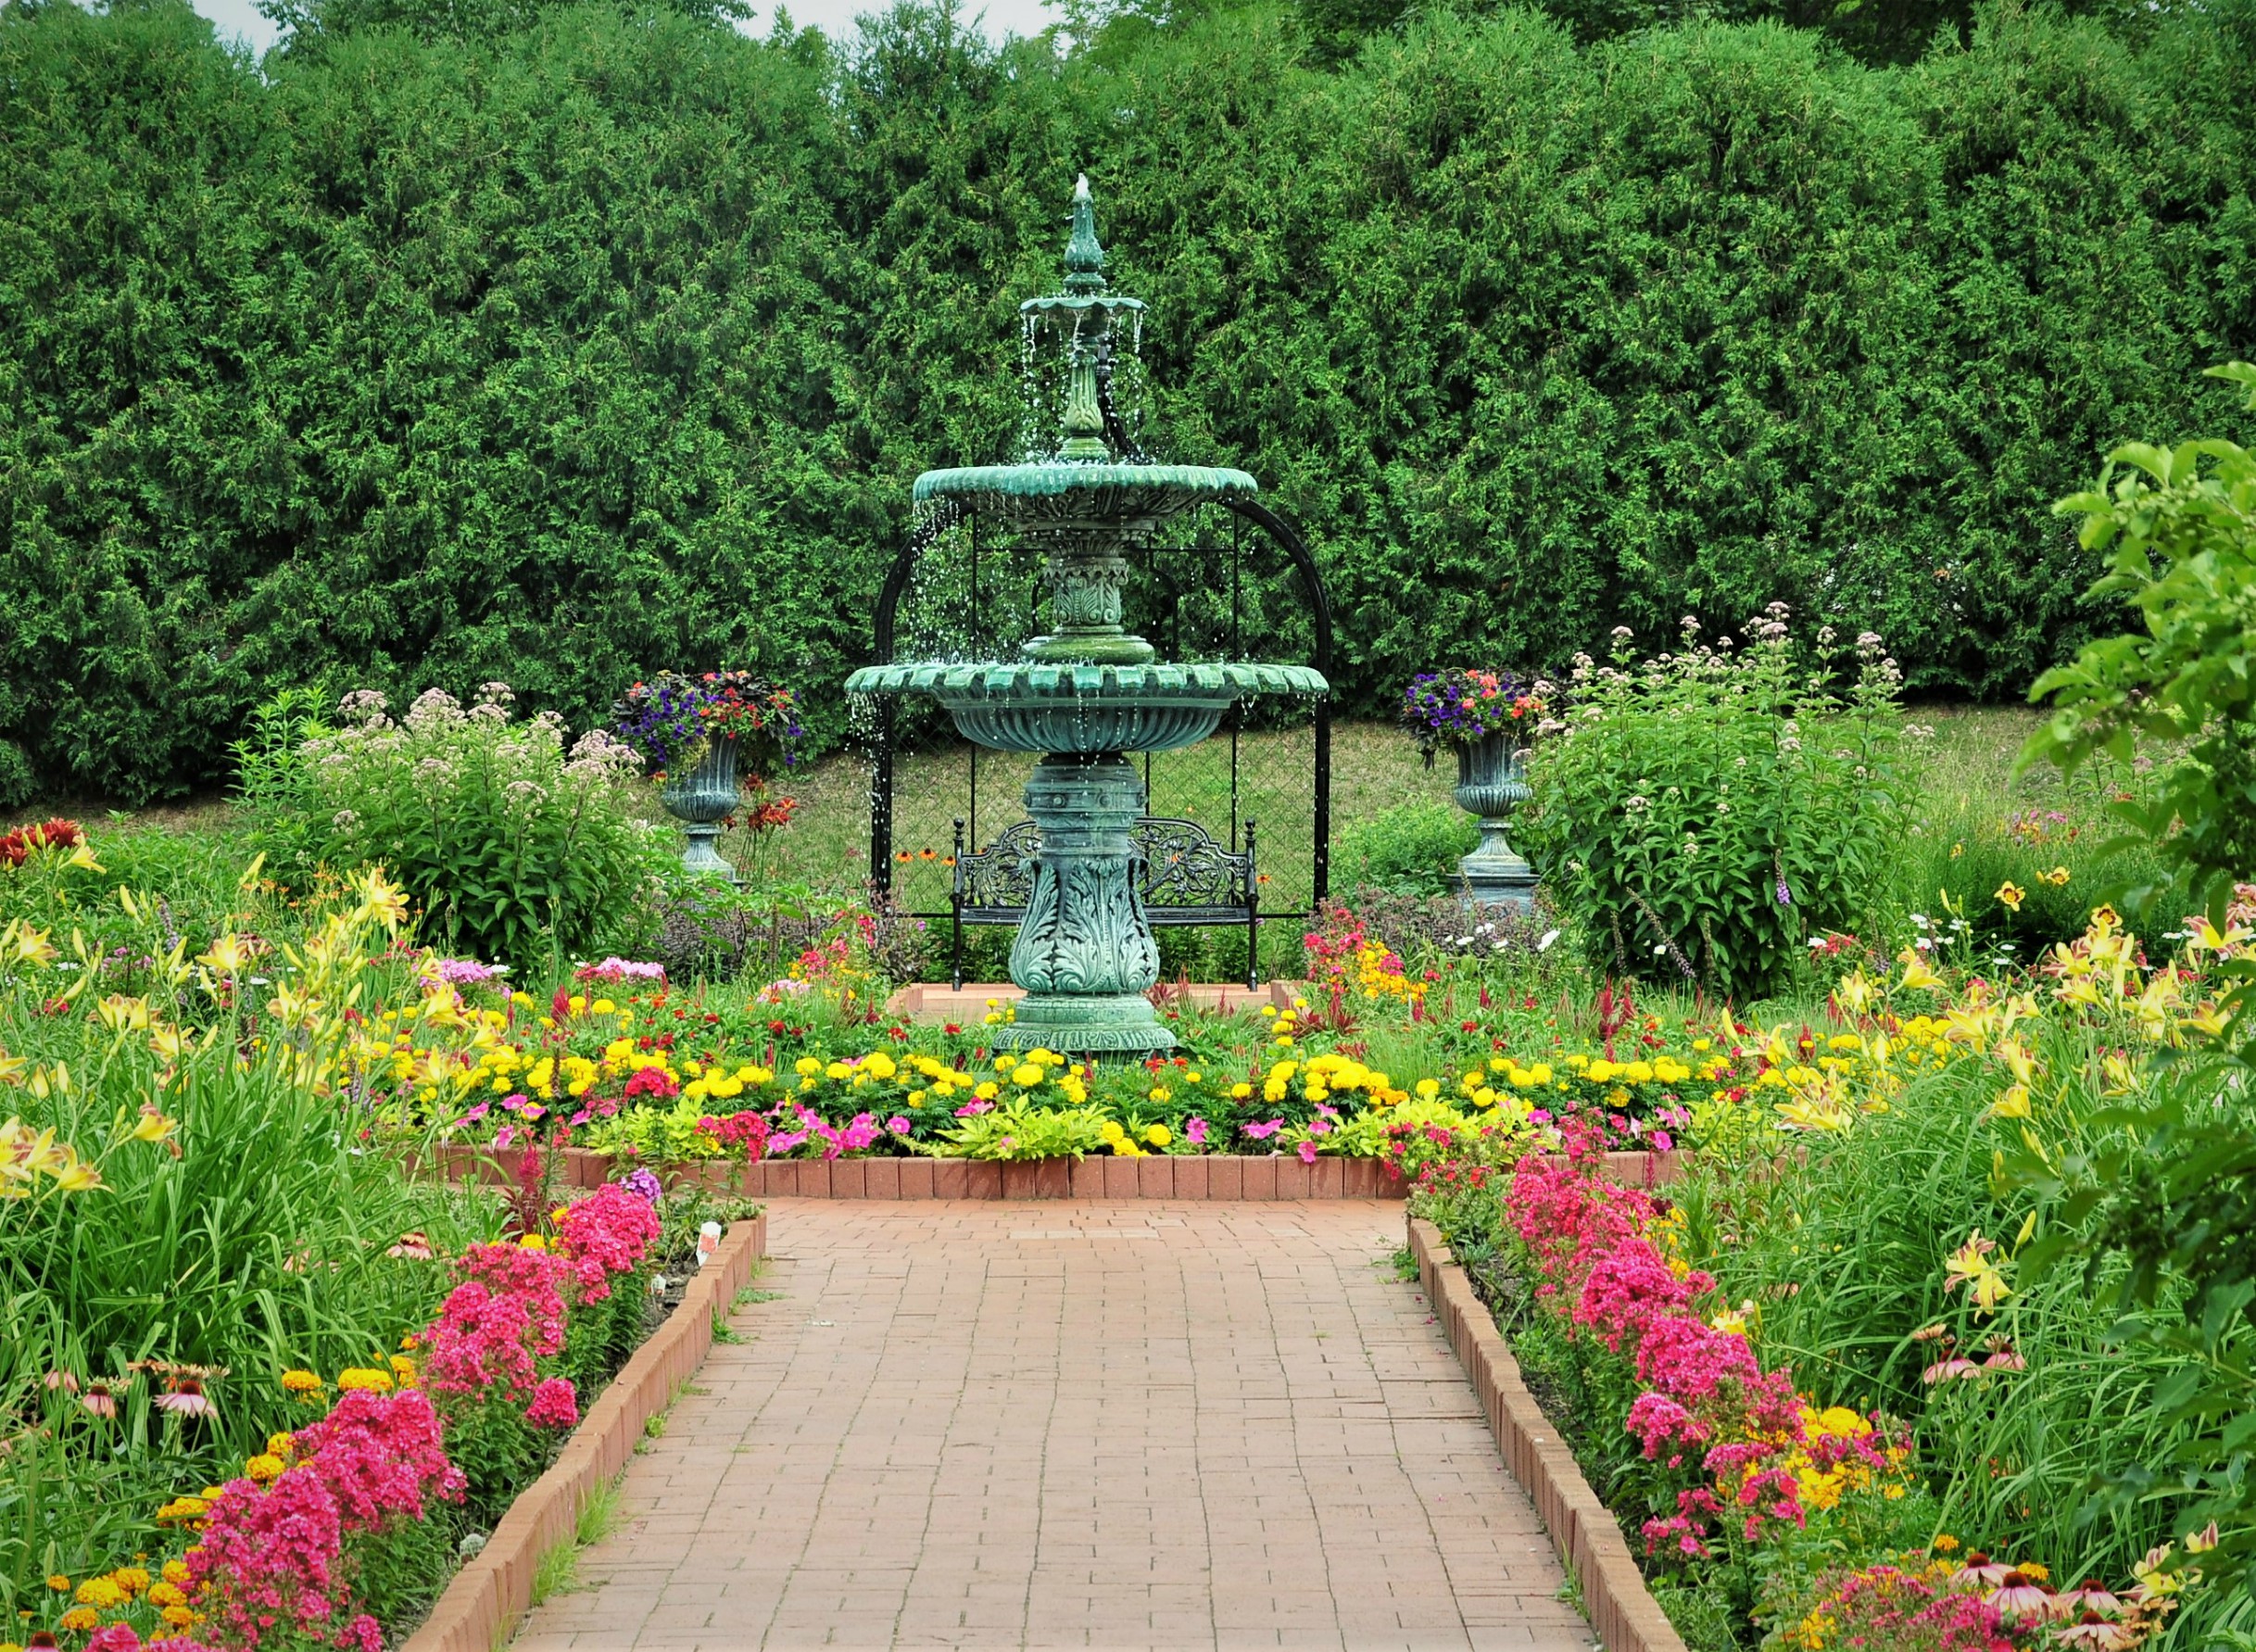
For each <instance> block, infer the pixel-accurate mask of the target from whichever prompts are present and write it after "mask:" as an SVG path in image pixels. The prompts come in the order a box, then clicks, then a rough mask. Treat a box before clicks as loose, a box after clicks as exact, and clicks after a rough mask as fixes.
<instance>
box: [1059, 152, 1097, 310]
mask: <svg viewBox="0 0 2256 1652" xmlns="http://www.w3.org/2000/svg"><path fill="white" fill-rule="evenodd" d="M1065 290H1066V291H1067V292H1069V293H1101V292H1103V290H1104V248H1103V246H1101V245H1099V243H1098V241H1097V213H1096V204H1095V202H1094V201H1092V200H1091V199H1090V194H1089V174H1088V173H1087V172H1083V173H1081V174H1080V175H1079V176H1078V177H1077V178H1076V179H1075V180H1074V183H1073V235H1072V238H1071V239H1069V240H1068V241H1067V242H1066V243H1065Z"/></svg>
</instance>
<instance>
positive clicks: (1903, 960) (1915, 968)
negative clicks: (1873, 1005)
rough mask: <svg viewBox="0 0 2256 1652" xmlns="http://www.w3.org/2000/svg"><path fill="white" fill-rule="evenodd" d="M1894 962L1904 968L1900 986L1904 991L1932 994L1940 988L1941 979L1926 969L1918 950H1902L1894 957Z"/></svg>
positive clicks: (1911, 948)
mask: <svg viewBox="0 0 2256 1652" xmlns="http://www.w3.org/2000/svg"><path fill="white" fill-rule="evenodd" d="M1896 961H1897V963H1899V964H1901V965H1903V966H1904V978H1903V981H1902V983H1901V984H1902V986H1903V988H1904V990H1907V991H1910V992H1933V991H1935V990H1937V989H1938V988H1940V987H1941V986H1942V984H1943V977H1941V976H1939V975H1937V974H1935V971H1934V970H1932V969H1929V968H1928V967H1927V960H1926V959H1925V958H1923V957H1922V956H1921V955H1920V952H1919V949H1918V948H1916V947H1906V948H1904V950H1903V951H1902V952H1898V953H1897V955H1896Z"/></svg>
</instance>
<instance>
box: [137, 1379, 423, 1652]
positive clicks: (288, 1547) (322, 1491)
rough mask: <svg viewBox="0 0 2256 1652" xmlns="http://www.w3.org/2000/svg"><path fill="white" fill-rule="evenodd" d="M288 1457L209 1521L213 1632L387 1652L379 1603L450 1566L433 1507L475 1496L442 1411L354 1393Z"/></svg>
mask: <svg viewBox="0 0 2256 1652" xmlns="http://www.w3.org/2000/svg"><path fill="white" fill-rule="evenodd" d="M289 1455H290V1459H291V1460H290V1465H289V1467H287V1468H286V1469H284V1470H283V1472H282V1473H281V1474H280V1475H279V1476H278V1477H277V1478H276V1479H275V1480H274V1481H273V1482H272V1483H271V1484H269V1485H265V1486H261V1485H260V1484H259V1483H258V1482H256V1481H254V1480H250V1479H239V1480H234V1481H231V1482H228V1484H227V1485H226V1486H224V1487H223V1488H221V1493H220V1495H219V1497H218V1498H217V1499H215V1500H214V1501H213V1502H212V1503H211V1504H210V1506H209V1508H208V1511H207V1512H206V1514H205V1516H204V1521H203V1532H202V1534H201V1537H200V1539H199V1541H198V1543H197V1544H196V1545H195V1546H194V1547H192V1548H191V1549H190V1550H189V1551H188V1554H187V1557H186V1560H187V1568H188V1573H189V1577H190V1580H191V1582H190V1584H189V1588H190V1591H191V1593H192V1595H193V1596H194V1598H195V1602H196V1608H197V1610H199V1611H200V1612H202V1613H204V1614H205V1616H206V1619H207V1623H208V1627H207V1628H206V1629H205V1630H204V1631H203V1633H205V1634H206V1635H208V1637H210V1638H212V1639H214V1640H215V1641H216V1643H217V1644H219V1645H222V1646H228V1647H230V1648H243V1649H245V1652H259V1649H262V1648H263V1649H268V1652H275V1649H281V1648H296V1647H303V1646H321V1647H335V1648H353V1649H356V1652H382V1649H383V1644H384V1642H383V1634H382V1632H381V1631H380V1629H379V1628H378V1625H377V1620H376V1618H375V1616H374V1615H373V1614H372V1613H371V1612H370V1611H369V1610H367V1609H366V1607H367V1605H368V1604H370V1603H371V1602H372V1601H374V1600H382V1599H384V1598H385V1597H387V1596H392V1595H395V1594H396V1587H397V1584H398V1583H399V1582H400V1581H401V1577H402V1574H403V1573H404V1574H405V1576H406V1577H407V1578H409V1579H413V1578H415V1577H418V1576H422V1577H428V1576H432V1575H435V1569H436V1570H443V1568H444V1547H445V1542H444V1534H443V1532H439V1531H437V1530H435V1528H434V1527H433V1526H431V1525H430V1524H429V1523H428V1520H427V1516H428V1514H429V1512H430V1503H431V1502H432V1500H434V1499H441V1500H446V1501H455V1502H459V1501H460V1499H461V1497H462V1495H463V1492H464V1488H465V1481H464V1478H463V1476H462V1474H461V1472H460V1470H459V1469H457V1468H456V1467H455V1466H454V1464H453V1463H452V1462H451V1461H450V1460H449V1459H448V1457H447V1452H446V1448H445V1446H444V1444H443V1443H442V1441H441V1438H440V1424H439V1419H438V1414H437V1413H436V1412H435V1410H434V1409H433V1408H432V1405H431V1402H430V1400H429V1399H428V1398H427V1397H426V1396H425V1395H424V1394H423V1393H420V1392H417V1391H414V1390H410V1391H408V1392H405V1393H396V1394H384V1393H372V1392H369V1391H366V1390H350V1391H347V1393H344V1394H343V1395H341V1396H340V1398H339V1400H338V1402H337V1405H336V1406H335V1407H334V1409H333V1410H332V1411H331V1413H330V1415H329V1416H328V1417H327V1418H325V1419H322V1420H321V1421H320V1422H317V1423H314V1424H312V1425H310V1426H309V1427H308V1428H305V1429H302V1430H300V1431H298V1432H297V1433H296V1435H295V1436H294V1437H293V1439H292V1443H291V1445H290V1452H289ZM434 1542H435V1543H436V1545H437V1549H438V1553H436V1554H434V1553H432V1552H431V1551H432V1549H433V1545H434ZM114 1639H115V1637H113V1640H114ZM117 1644H118V1645H119V1646H121V1647H122V1646H124V1645H125V1643H123V1642H122V1641H119V1642H118V1643H117Z"/></svg>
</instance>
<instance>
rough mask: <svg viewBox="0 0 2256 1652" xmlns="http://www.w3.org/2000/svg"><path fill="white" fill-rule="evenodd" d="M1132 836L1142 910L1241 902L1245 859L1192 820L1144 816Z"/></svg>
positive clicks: (1242, 898)
mask: <svg viewBox="0 0 2256 1652" xmlns="http://www.w3.org/2000/svg"><path fill="white" fill-rule="evenodd" d="M1133 836H1134V838H1135V841H1136V851H1137V862H1138V864H1137V866H1136V879H1137V887H1138V889H1139V890H1140V892H1141V894H1142V896H1143V903H1144V905H1145V906H1147V907H1158V906H1243V905H1244V904H1245V902H1246V888H1245V875H1246V863H1247V861H1248V859H1249V857H1248V856H1245V855H1242V854H1232V853H1231V852H1230V851H1229V850H1227V849H1224V848H1223V847H1222V846H1221V845H1220V844H1219V843H1216V841H1215V840H1214V839H1212V838H1211V837H1209V836H1207V833H1206V829H1205V828H1204V826H1200V825H1199V824H1198V823H1197V822H1196V821H1190V820H1170V819H1166V818H1165V817H1162V816H1153V815H1147V816H1146V817H1145V818H1143V819H1142V820H1140V821H1138V822H1137V823H1136V828H1135V832H1134V834H1133Z"/></svg>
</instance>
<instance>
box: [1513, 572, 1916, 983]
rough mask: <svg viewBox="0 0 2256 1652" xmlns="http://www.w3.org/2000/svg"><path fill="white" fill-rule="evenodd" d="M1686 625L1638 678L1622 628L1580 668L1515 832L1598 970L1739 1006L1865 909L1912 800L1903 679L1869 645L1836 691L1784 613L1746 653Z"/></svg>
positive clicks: (1871, 640)
mask: <svg viewBox="0 0 2256 1652" xmlns="http://www.w3.org/2000/svg"><path fill="white" fill-rule="evenodd" d="M1695 632H1696V626H1694V625H1692V624H1691V623H1690V622H1687V632H1686V644H1687V646H1686V648H1685V649H1684V651H1683V652H1682V653H1678V654H1663V655H1661V656H1659V657H1657V658H1656V659H1652V660H1648V661H1646V662H1644V663H1643V664H1642V665H1632V650H1631V647H1630V638H1629V633H1628V630H1627V628H1626V627H1623V628H1622V629H1620V630H1618V631H1616V633H1615V648H1614V663H1613V664H1612V665H1610V666H1603V667H1601V666H1598V665H1596V664H1595V662H1592V661H1591V660H1590V659H1589V658H1588V656H1582V657H1581V658H1579V659H1578V661H1577V663H1576V667H1575V674H1574V687H1573V690H1572V693H1573V703H1572V705H1571V708H1570V709H1569V710H1568V711H1567V712H1566V714H1565V717H1564V719H1563V720H1559V719H1553V720H1552V721H1550V722H1548V723H1546V724H1545V725H1543V729H1542V733H1543V735H1544V738H1540V739H1539V740H1538V742H1537V744H1536V747H1535V750H1534V755H1533V756H1532V757H1531V760H1530V763H1529V774H1528V779H1529V786H1530V788H1531V792H1532V794H1533V795H1532V798H1531V801H1530V803H1529V804H1528V806H1527V807H1525V808H1524V809H1522V810H1521V811H1520V813H1519V814H1518V815H1517V816H1516V817H1515V823H1514V830H1513V839H1514V841H1515V842H1516V843H1517V844H1518V845H1519V849H1520V851H1521V852H1523V853H1524V854H1526V855H1527V857H1528V858H1529V860H1530V861H1531V862H1532V863H1533V864H1534V865H1535V867H1536V869H1537V871H1538V872H1539V873H1540V874H1541V875H1542V876H1543V879H1544V883H1545V884H1546V885H1548V886H1549V888H1550V889H1551V891H1552V893H1553V895H1554V897H1555V898H1556V899H1557V902H1558V904H1559V906H1560V907H1561V908H1562V910H1563V911H1564V913H1565V914H1568V915H1569V916H1570V917H1571V918H1573V919H1574V920H1576V923H1575V926H1574V927H1578V928H1580V929H1581V930H1582V932H1583V933H1584V935H1585V936H1586V937H1587V938H1588V944H1589V949H1590V952H1591V953H1592V962H1593V963H1594V964H1596V965H1600V966H1601V967H1604V968H1607V969H1609V970H1615V971H1620V972H1621V973H1624V974H1630V975H1641V976H1652V977H1661V978H1667V977H1670V976H1672V975H1673V976H1674V977H1678V978H1679V979H1681V980H1682V981H1683V983H1684V984H1686V985H1688V986H1696V987H1699V988H1701V989H1703V990H1707V991H1709V992H1713V993H1728V994H1730V995H1732V996H1733V997H1734V998H1737V999H1740V1000H1742V1001H1744V1000H1746V999H1747V998H1750V997H1752V996H1754V995H1756V994H1757V993H1758V992H1760V991H1762V990H1766V989H1769V988H1774V987H1776V986H1777V985H1779V984H1780V983H1782V982H1783V981H1784V980H1786V979H1787V978H1788V977H1790V976H1791V974H1792V973H1793V971H1794V970H1795V968H1796V965H1797V964H1798V963H1799V962H1800V961H1801V960H1802V958H1803V953H1804V947H1805V944H1806V942H1807V941H1809V939H1814V938H1816V937H1819V936H1820V935H1821V934H1822V933H1823V932H1825V931H1827V930H1834V929H1852V928H1854V927H1857V926H1859V924H1860V923H1865V922H1868V921H1869V919H1870V917H1871V915H1872V910H1873V906H1874V902H1875V901H1876V899H1877V897H1878V896H1879V895H1880V893H1881V892H1882V890H1883V889H1884V880H1885V876H1886V873H1887V870H1888V867H1889V862H1890V859H1891V856H1892V854H1893V852H1894V850H1895V847H1896V845H1897V841H1898V840H1899V839H1900V838H1901V836H1902V833H1903V828H1904V823H1905V821H1906V820H1907V818H1908V811H1909V802H1910V797H1909V791H1910V785H1909V776H1908V775H1906V773H1905V772H1904V767H1903V759H1902V752H1901V742H1902V739H1903V725H1902V721H1901V717H1900V715H1899V713H1898V711H1897V703H1896V692H1897V681H1898V677H1897V668H1896V662H1894V661H1893V660H1891V659H1886V658H1884V656H1883V654H1882V651H1881V645H1880V639H1879V638H1878V637H1874V636H1872V635H1871V634H1869V633H1868V634H1867V635H1866V636H1865V637H1861V638H1859V644H1858V648H1857V675H1856V677H1855V680H1854V682H1853V683H1851V684H1850V685H1849V686H1848V687H1846V690H1845V691H1842V692H1836V691H1835V690H1834V689H1833V688H1832V687H1829V686H1828V681H1827V678H1826V676H1825V675H1824V674H1823V673H1822V672H1821V671H1820V672H1814V673H1813V672H1810V671H1809V670H1808V669H1807V667H1806V666H1805V664H1804V662H1801V661H1800V660H1799V659H1798V658H1797V656H1796V650H1795V649H1793V647H1792V646H1791V645H1790V644H1789V643H1788V642H1787V641H1786V624H1785V613H1784V605H1783V603H1774V604H1772V605H1771V610H1770V612H1769V613H1768V614H1767V616H1758V617H1757V618H1755V619H1754V620H1752V621H1750V622H1749V623H1748V625H1747V637H1748V641H1747V644H1746V646H1745V647H1743V648H1738V649H1733V648H1731V647H1729V646H1727V645H1728V644H1729V642H1730V639H1729V638H1724V639H1720V641H1719V643H1718V645H1717V646H1716V647H1715V648H1712V649H1711V648H1708V647H1706V646H1705V645H1697V644H1695V642H1694V641H1693V637H1694V635H1695ZM1826 635H1827V634H1825V633H1821V637H1823V636H1826Z"/></svg>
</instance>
